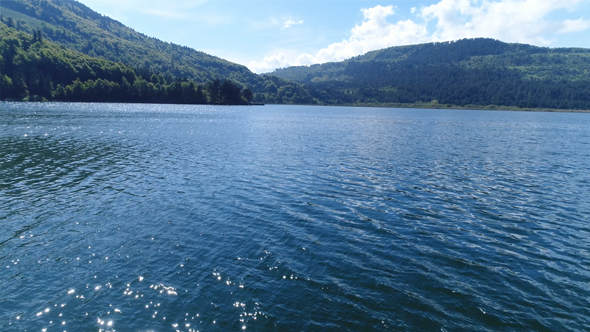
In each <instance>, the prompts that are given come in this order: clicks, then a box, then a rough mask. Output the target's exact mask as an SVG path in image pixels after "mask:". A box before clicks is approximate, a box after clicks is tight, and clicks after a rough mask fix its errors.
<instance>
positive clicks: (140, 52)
mask: <svg viewBox="0 0 590 332" xmlns="http://www.w3.org/2000/svg"><path fill="white" fill-rule="evenodd" d="M0 9H1V13H2V21H3V22H4V23H6V24H7V25H8V26H9V27H13V28H15V29H17V30H19V31H23V32H27V33H30V34H32V33H33V32H34V31H35V30H39V31H41V33H42V35H43V37H44V38H45V39H47V40H48V41H52V42H55V43H57V44H60V45H63V46H65V47H67V48H69V49H72V50H75V51H78V52H81V53H84V54H86V55H89V56H92V57H99V58H102V59H105V60H110V61H114V62H120V63H123V64H125V65H128V66H131V67H132V68H133V69H134V70H135V72H136V73H137V74H138V75H141V76H144V78H145V77H147V76H151V75H152V74H154V73H155V74H162V75H164V77H165V78H166V79H167V80H168V81H171V80H175V79H183V80H184V79H189V80H193V81H195V82H197V83H206V82H209V81H213V80H215V79H220V80H225V79H230V80H232V81H235V82H237V83H239V84H240V85H241V86H242V87H244V88H245V87H248V88H250V89H252V90H253V91H254V92H256V99H257V100H259V101H265V102H276V103H283V102H285V103H291V102H298V103H303V102H305V103H311V102H313V100H312V99H311V98H310V96H309V94H308V93H307V91H306V90H305V88H304V87H303V86H301V85H299V84H296V83H293V82H289V81H286V80H284V79H279V78H277V77H271V76H267V75H265V76H259V75H256V74H254V73H252V72H251V71H250V70H248V68H246V67H245V66H242V65H239V64H235V63H232V62H230V61H227V60H224V59H220V58H218V57H215V56H211V55H208V54H205V53H203V52H199V51H196V50H194V49H191V48H189V47H184V46H180V45H176V44H171V43H167V42H164V41H161V40H158V39H156V38H151V37H148V36H146V35H144V34H141V33H139V32H136V31H135V30H133V29H130V28H128V27H126V26H125V25H123V24H121V23H120V22H118V21H115V20H113V19H111V18H109V17H107V16H103V15H101V14H98V13H97V12H95V11H93V10H91V9H90V8H88V7H86V6H85V5H83V4H81V3H79V2H77V1H73V0H2V1H0Z"/></svg>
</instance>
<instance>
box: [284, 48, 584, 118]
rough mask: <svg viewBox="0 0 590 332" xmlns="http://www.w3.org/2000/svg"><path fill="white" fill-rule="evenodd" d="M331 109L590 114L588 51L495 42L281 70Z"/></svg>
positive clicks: (389, 51)
mask: <svg viewBox="0 0 590 332" xmlns="http://www.w3.org/2000/svg"><path fill="white" fill-rule="evenodd" d="M273 75H276V76H279V77H283V78H285V79H290V80H294V81H297V82H300V83H304V84H306V85H307V86H308V88H309V89H310V91H311V93H312V95H313V96H314V97H316V98H318V99H319V100H321V101H322V102H324V103H327V104H340V103H348V104H379V103H415V102H419V101H425V102H430V101H432V100H436V101H437V102H438V103H441V104H453V105H462V106H463V105H469V104H471V105H492V104H494V105H504V106H518V107H550V108H569V109H590V50H588V49H575V48H562V49H550V48H542V47H536V46H531V45H524V44H507V43H503V42H500V41H496V40H492V39H483V38H478V39H465V40H459V41H456V42H447V43H430V44H422V45H413V46H402V47H392V48H388V49H384V50H379V51H373V52H369V53H367V54H365V55H362V56H358V57H355V58H352V59H350V60H346V61H343V62H338V63H326V64H322V65H314V66H310V67H290V68H286V69H279V70H276V71H275V72H274V73H273Z"/></svg>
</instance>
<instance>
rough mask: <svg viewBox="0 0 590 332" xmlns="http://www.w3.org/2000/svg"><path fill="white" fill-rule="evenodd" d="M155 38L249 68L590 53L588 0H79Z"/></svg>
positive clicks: (263, 70)
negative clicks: (470, 42)
mask: <svg viewBox="0 0 590 332" xmlns="http://www.w3.org/2000/svg"><path fill="white" fill-rule="evenodd" d="M79 2H82V3H83V4H85V5H87V6H88V7H90V8H92V9H93V10H95V11H97V12H99V13H101V14H104V15H107V16H109V17H111V18H113V19H116V20H118V21H120V22H121V23H123V24H125V25H127V26H129V27H131V28H133V29H135V30H136V31H138V32H141V33H143V34H146V35H148V36H151V37H156V38H158V39H161V40H164V41H167V42H172V43H175V44H179V45H183V46H188V47H191V48H194V49H196V50H199V51H203V52H206V53H208V54H211V55H214V56H218V57H220V58H223V59H227V60H229V61H232V62H236V63H239V64H242V65H245V66H247V67H248V68H250V70H252V71H253V72H256V73H265V72H272V71H273V70H274V69H276V68H283V67H288V66H301V65H311V64H316V63H325V62H332V61H342V60H345V59H349V58H351V57H354V56H357V55H361V54H364V53H366V52H369V51H372V50H378V49H382V48H386V47H391V46H400V45H410V44H419V43H427V42H438V41H450V40H458V39H462V38H475V37H487V38H494V39H498V40H501V41H504V42H518V43H527V44H533V45H538V46H547V47H584V48H590V0H435V1H426V0H424V1H422V0H418V1H414V0H398V1H392V0H390V1H373V0H339V1H336V0H167V1H162V0H79Z"/></svg>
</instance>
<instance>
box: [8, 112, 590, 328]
mask: <svg viewBox="0 0 590 332" xmlns="http://www.w3.org/2000/svg"><path fill="white" fill-rule="evenodd" d="M0 147H1V151H0V161H1V177H0V181H1V182H0V185H1V189H0V190H1V195H0V201H1V206H2V208H1V210H0V228H1V229H0V281H1V282H0V284H1V289H0V330H1V331H176V330H178V331H197V330H198V331H216V330H218V331H238V330H244V329H245V330H253V331H289V330H293V331H298V330H324V331H346V330H350V331H359V330H393V331H405V330H407V331H523V330H535V331H584V330H586V331H587V330H590V309H589V308H590V220H589V217H588V216H590V200H589V199H588V197H589V196H590V169H589V167H588V165H590V114H573V113H533V112H486V111H463V110H461V111H459V110H417V109H370V108H343V107H331V108H328V107H308V106H266V107H213V106H174V105H130V104H65V103H61V104H59V103H58V104H52V103H44V104H35V103H0Z"/></svg>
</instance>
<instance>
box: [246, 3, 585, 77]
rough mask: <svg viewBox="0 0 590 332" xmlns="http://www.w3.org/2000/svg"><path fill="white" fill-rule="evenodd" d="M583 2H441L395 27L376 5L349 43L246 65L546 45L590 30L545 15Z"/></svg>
mask: <svg viewBox="0 0 590 332" xmlns="http://www.w3.org/2000/svg"><path fill="white" fill-rule="evenodd" d="M583 1H589V0H559V1H557V0H440V1H439V2H438V3H436V4H433V5H430V6H427V7H422V8H420V9H414V8H412V9H411V12H412V13H413V14H416V16H417V18H416V19H414V20H403V21H402V20H400V21H397V22H395V23H390V22H389V21H387V18H388V17H390V16H393V15H394V14H395V8H394V7H393V6H385V7H384V6H376V7H373V8H368V9H362V12H363V15H364V20H363V22H362V23H361V24H360V25H356V26H355V27H354V28H352V30H351V31H350V37H349V38H348V39H344V40H342V41H341V42H339V43H333V44H331V45H329V46H327V47H325V48H323V49H321V50H319V51H318V52H317V53H316V54H315V55H310V54H301V55H299V56H296V55H295V56H293V57H291V56H289V57H288V56H285V54H284V53H279V54H278V55H270V56H267V57H265V58H264V59H263V60H262V62H256V61H252V62H250V63H249V65H248V67H249V68H250V69H251V70H252V71H254V72H258V73H260V72H268V71H272V70H273V69H275V68H282V67H287V66H298V65H310V64H315V63H325V62H331V61H342V60H345V59H348V58H351V57H353V56H357V55H360V54H364V53H366V52H369V51H372V50H377V49H382V48H387V47H391V46H399V45H407V44H417V43H425V42H431V41H447V40H457V39H461V38H476V37H488V38H494V39H499V40H502V41H506V42H520V43H529V44H535V45H550V43H551V42H550V38H551V37H552V36H554V35H555V34H560V33H561V34H563V33H570V32H579V31H584V30H587V29H590V21H589V20H584V19H583V18H580V19H573V20H572V19H569V20H563V21H551V20H549V19H548V16H549V14H550V13H552V12H555V11H557V10H562V9H563V10H569V11H571V10H573V9H575V6H576V5H577V4H578V3H580V2H583ZM569 15H575V12H570V13H569ZM285 23H288V22H285ZM433 23H435V24H434V29H433Z"/></svg>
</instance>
